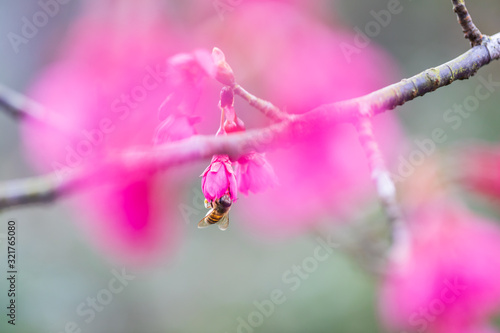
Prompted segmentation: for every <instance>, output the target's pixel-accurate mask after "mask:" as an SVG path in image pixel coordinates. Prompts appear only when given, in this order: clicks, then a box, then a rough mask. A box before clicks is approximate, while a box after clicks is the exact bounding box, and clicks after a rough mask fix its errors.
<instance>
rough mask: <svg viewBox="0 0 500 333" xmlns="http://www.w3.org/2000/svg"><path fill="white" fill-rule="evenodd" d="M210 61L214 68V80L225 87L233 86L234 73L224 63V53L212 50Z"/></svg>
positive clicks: (216, 49)
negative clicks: (211, 60) (212, 62)
mask: <svg viewBox="0 0 500 333" xmlns="http://www.w3.org/2000/svg"><path fill="white" fill-rule="evenodd" d="M212 59H213V61H214V63H215V66H216V72H215V79H216V80H217V81H219V82H220V83H222V84H225V85H227V86H234V84H235V79H234V73H233V70H232V69H231V67H230V66H229V64H228V63H227V62H226V57H225V56H224V53H222V51H221V50H220V49H218V48H216V47H214V49H213V50H212Z"/></svg>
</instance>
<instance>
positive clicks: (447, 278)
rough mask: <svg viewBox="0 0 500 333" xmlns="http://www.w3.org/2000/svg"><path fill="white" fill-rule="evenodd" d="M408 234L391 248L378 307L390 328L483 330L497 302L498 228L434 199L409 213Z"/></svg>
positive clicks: (444, 332) (499, 267) (499, 301)
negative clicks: (397, 244)
mask: <svg viewBox="0 0 500 333" xmlns="http://www.w3.org/2000/svg"><path fill="white" fill-rule="evenodd" d="M409 223H410V224H409V228H410V229H409V230H410V237H409V239H408V240H407V241H404V242H401V243H400V244H399V246H397V247H396V248H395V249H394V253H393V258H394V259H393V261H392V262H391V264H390V266H389V267H388V274H387V276H386V278H385V280H384V282H383V286H382V290H381V292H380V309H381V310H380V311H381V314H382V318H383V320H384V322H385V323H386V325H387V326H388V327H389V328H391V329H394V330H407V331H411V332H413V331H417V332H423V331H428V332H437V333H441V332H442V333H449V332H489V331H490V330H488V329H487V328H486V327H487V326H486V325H485V324H486V321H487V320H488V319H489V317H491V316H492V315H493V314H494V313H496V312H497V311H498V309H499V306H500V285H499V284H498V281H497V277H498V274H500V257H499V256H498V253H499V251H500V229H499V228H498V227H497V226H496V225H495V224H494V223H492V222H491V221H489V220H487V219H485V218H482V217H479V216H476V215H474V214H472V213H471V212H468V211H467V210H465V209H464V208H461V207H457V206H456V205H454V204H450V203H446V202H442V201H438V202H434V203H428V204H427V205H426V206H423V207H420V209H419V210H418V211H416V212H414V213H413V214H412V215H411V218H410V220H409Z"/></svg>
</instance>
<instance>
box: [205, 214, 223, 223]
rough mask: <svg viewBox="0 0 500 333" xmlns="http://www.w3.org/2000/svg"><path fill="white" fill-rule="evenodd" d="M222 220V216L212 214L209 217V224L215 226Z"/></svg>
mask: <svg viewBox="0 0 500 333" xmlns="http://www.w3.org/2000/svg"><path fill="white" fill-rule="evenodd" d="M221 218H222V215H219V214H210V215H209V216H208V217H207V222H208V223H209V224H215V223H217V222H219V221H220V219H221Z"/></svg>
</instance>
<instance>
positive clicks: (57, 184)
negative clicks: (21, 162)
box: [0, 33, 500, 209]
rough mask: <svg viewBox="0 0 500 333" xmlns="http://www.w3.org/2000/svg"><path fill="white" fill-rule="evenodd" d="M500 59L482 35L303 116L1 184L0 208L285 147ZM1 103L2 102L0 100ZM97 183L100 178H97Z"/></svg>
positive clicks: (497, 47) (497, 43)
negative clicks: (463, 48)
mask: <svg viewBox="0 0 500 333" xmlns="http://www.w3.org/2000/svg"><path fill="white" fill-rule="evenodd" d="M499 58H500V33H498V34H496V35H494V36H492V37H484V38H483V43H482V44H481V45H478V46H475V47H473V48H472V49H470V50H469V51H467V52H465V53H464V54H462V55H460V56H459V57H457V58H455V59H453V60H451V61H449V62H447V63H445V64H443V65H440V66H438V67H435V68H431V69H428V70H425V71H423V72H421V73H420V74H417V75H415V76H413V77H411V78H409V79H403V80H402V81H400V82H398V83H395V84H392V85H390V86H387V87H385V88H382V89H380V90H377V91H374V92H372V93H370V94H368V95H365V96H361V97H358V98H354V99H350V100H346V101H341V102H337V103H331V104H325V105H321V106H319V107H317V108H315V109H313V110H311V111H309V112H307V113H304V114H301V115H293V116H291V117H286V118H285V119H282V120H281V121H280V122H278V123H275V124H273V125H270V126H268V127H265V128H262V129H257V130H250V131H246V132H243V133H233V134H230V135H227V136H218V137H214V136H194V137H191V138H189V139H185V140H182V141H177V142H172V143H169V144H165V145H163V146H160V147H158V148H155V149H150V150H146V151H129V152H125V153H123V154H122V155H119V156H114V157H110V159H109V161H106V162H104V163H103V164H102V165H99V166H95V167H92V169H90V168H89V169H78V170H75V172H74V173H72V174H71V175H70V176H68V177H65V178H58V177H57V175H56V174H50V175H44V176H40V177H35V178H30V179H19V180H13V181H10V182H8V183H3V184H0V209H1V208H7V207H13V206H19V205H24V204H31V203H37V202H48V201H51V200H54V199H56V198H59V197H61V196H62V195H66V194H68V193H70V192H72V191H75V190H80V189H83V188H85V187H88V186H95V185H96V183H97V182H95V181H92V180H93V179H94V180H95V179H96V178H98V175H99V174H100V173H101V172H102V171H103V170H107V169H109V168H121V169H124V168H125V169H126V170H128V171H133V172H135V173H141V172H147V173H155V172H158V171H161V170H165V169H167V168H169V167H172V166H176V165H180V164H183V163H187V162H190V161H194V160H200V159H208V158H211V157H212V155H215V154H228V155H230V156H231V157H233V158H236V157H239V156H241V155H243V154H245V153H248V152H249V151H251V150H257V151H264V150H268V149H271V148H274V147H278V146H281V145H285V144H287V143H289V142H291V141H292V140H293V141H296V140H300V139H301V138H303V137H305V136H307V135H308V134H309V133H311V132H312V131H315V130H316V129H317V127H318V126H331V125H333V124H339V123H346V122H351V123H353V122H354V121H356V120H357V119H359V118H360V117H372V116H374V115H376V114H378V113H381V112H384V111H385V110H391V109H394V108H396V107H397V106H399V105H403V104H405V103H406V102H408V101H411V100H413V99H415V98H416V97H418V96H423V95H425V94H427V93H429V92H432V91H434V90H436V89H438V88H440V87H444V86H446V85H449V84H451V83H452V82H454V81H456V80H465V79H468V78H470V77H471V76H473V75H474V74H475V73H476V72H477V71H478V70H479V68H481V67H483V66H485V65H487V64H488V63H490V62H491V61H492V60H497V59H499ZM1 92H2V91H0V94H1ZM1 99H3V100H5V98H2V97H0V100H1ZM269 104H270V103H269ZM7 105H8V104H7ZM254 105H255V106H256V107H259V105H260V104H259V103H254ZM266 105H267V104H266ZM270 105H272V104H270ZM267 106H269V105H267ZM273 107H274V106H273ZM274 108H275V107H274ZM280 112H281V111H280ZM99 179H101V180H102V178H99Z"/></svg>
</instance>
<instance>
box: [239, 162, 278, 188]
mask: <svg viewBox="0 0 500 333" xmlns="http://www.w3.org/2000/svg"><path fill="white" fill-rule="evenodd" d="M235 173H236V180H237V183H238V190H239V191H240V192H241V193H243V194H246V195H248V192H253V193H258V192H262V191H264V190H265V189H267V188H269V187H274V186H275V185H276V184H277V183H278V178H277V177H276V174H275V173H274V169H273V167H272V166H271V164H269V162H268V161H267V160H266V158H265V157H264V154H260V153H256V152H253V153H250V154H246V155H244V156H242V157H241V158H239V159H238V161H237V163H236V165H235Z"/></svg>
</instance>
